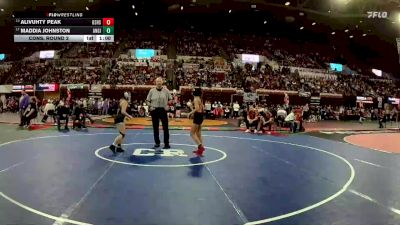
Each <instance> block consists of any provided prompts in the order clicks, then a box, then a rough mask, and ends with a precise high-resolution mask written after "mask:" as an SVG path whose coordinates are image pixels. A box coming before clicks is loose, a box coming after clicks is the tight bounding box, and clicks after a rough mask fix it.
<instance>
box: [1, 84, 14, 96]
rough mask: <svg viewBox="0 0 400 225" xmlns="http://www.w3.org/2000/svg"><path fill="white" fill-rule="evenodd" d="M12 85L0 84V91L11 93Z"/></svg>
mask: <svg viewBox="0 0 400 225" xmlns="http://www.w3.org/2000/svg"><path fill="white" fill-rule="evenodd" d="M12 91H13V86H12V85H0V93H4V94H7V93H12Z"/></svg>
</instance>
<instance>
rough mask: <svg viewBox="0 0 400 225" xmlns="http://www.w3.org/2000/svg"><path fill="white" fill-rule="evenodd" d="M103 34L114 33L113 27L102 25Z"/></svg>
mask: <svg viewBox="0 0 400 225" xmlns="http://www.w3.org/2000/svg"><path fill="white" fill-rule="evenodd" d="M103 34H104V35H114V27H103Z"/></svg>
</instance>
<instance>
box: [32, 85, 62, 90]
mask: <svg viewBox="0 0 400 225" xmlns="http://www.w3.org/2000/svg"><path fill="white" fill-rule="evenodd" d="M36 91H44V92H56V91H59V85H58V84H38V85H36Z"/></svg>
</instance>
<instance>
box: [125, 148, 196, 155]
mask: <svg viewBox="0 0 400 225" xmlns="http://www.w3.org/2000/svg"><path fill="white" fill-rule="evenodd" d="M132 155H134V156H143V157H149V156H150V157H151V156H156V155H158V156H162V157H175V156H177V157H187V156H188V155H186V154H185V151H183V150H181V149H166V150H163V151H162V152H161V153H158V152H157V151H156V150H154V149H151V148H137V149H135V151H134V152H133V153H132Z"/></svg>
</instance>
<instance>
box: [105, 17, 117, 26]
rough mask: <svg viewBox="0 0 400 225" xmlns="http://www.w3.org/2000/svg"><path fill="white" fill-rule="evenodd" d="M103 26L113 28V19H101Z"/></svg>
mask: <svg viewBox="0 0 400 225" xmlns="http://www.w3.org/2000/svg"><path fill="white" fill-rule="evenodd" d="M103 26H114V18H103Z"/></svg>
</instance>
